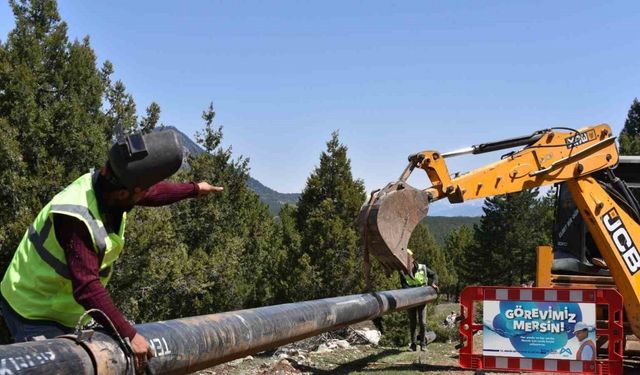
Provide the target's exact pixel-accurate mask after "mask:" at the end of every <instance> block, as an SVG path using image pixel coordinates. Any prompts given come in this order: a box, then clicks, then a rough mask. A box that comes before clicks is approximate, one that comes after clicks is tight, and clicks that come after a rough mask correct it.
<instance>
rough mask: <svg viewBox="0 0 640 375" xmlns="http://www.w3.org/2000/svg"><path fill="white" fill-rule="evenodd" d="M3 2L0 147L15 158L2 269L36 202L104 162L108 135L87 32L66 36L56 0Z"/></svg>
mask: <svg viewBox="0 0 640 375" xmlns="http://www.w3.org/2000/svg"><path fill="white" fill-rule="evenodd" d="M10 5H11V8H12V10H13V13H14V16H15V20H16V25H15V28H14V29H13V30H12V31H11V32H10V33H9V35H8V37H7V39H6V43H4V44H2V45H0V88H1V89H0V118H2V119H4V120H3V125H2V126H3V136H2V137H0V149H2V150H4V151H5V152H6V153H7V157H8V159H6V160H5V161H8V160H13V161H14V162H15V163H14V165H12V166H7V168H8V169H6V171H7V173H8V171H11V172H10V173H11V176H9V175H8V174H7V175H5V177H6V178H7V180H6V181H7V183H8V184H7V185H4V186H3V192H2V194H3V195H4V196H5V197H8V201H7V202H6V204H3V205H2V212H1V215H0V264H2V265H3V267H2V270H0V271H1V272H4V266H5V265H6V264H8V262H9V258H10V256H11V255H12V254H13V252H14V250H15V248H16V246H17V244H18V242H19V240H20V238H21V236H22V234H23V233H24V230H25V228H26V227H27V226H28V223H29V222H30V221H31V220H33V217H34V216H35V214H36V213H37V212H38V210H39V209H40V208H41V207H42V205H43V204H44V203H46V202H47V201H49V200H50V199H51V198H52V197H53V195H55V194H56V193H57V192H59V191H60V190H61V189H62V188H63V187H64V186H66V185H67V184H68V183H69V182H71V181H73V180H74V179H76V178H77V177H79V176H80V175H81V174H84V173H86V172H87V171H88V170H89V169H90V168H91V167H96V166H99V165H100V164H102V163H103V162H104V160H105V155H106V151H107V148H108V139H109V135H110V130H109V129H108V126H107V123H106V121H105V117H104V114H103V113H102V111H101V107H102V102H101V98H102V95H103V91H104V85H103V77H102V75H101V73H100V71H99V70H98V69H97V68H96V57H95V54H94V52H93V50H92V49H91V47H90V46H89V39H88V38H84V39H83V40H82V41H74V42H69V40H68V38H67V25H66V24H65V23H64V22H63V21H61V19H60V16H59V14H58V10H57V6H56V2H55V1H52V0H31V1H29V0H22V1H10Z"/></svg>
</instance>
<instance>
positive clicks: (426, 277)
mask: <svg viewBox="0 0 640 375" xmlns="http://www.w3.org/2000/svg"><path fill="white" fill-rule="evenodd" d="M407 253H409V255H410V256H411V262H412V263H413V269H412V271H413V276H411V275H408V274H406V273H404V272H400V284H401V285H402V288H403V289H406V288H418V287H424V286H427V285H430V286H431V287H433V288H434V289H435V290H436V292H437V291H438V274H437V273H436V272H435V271H433V270H432V269H430V268H429V267H427V266H426V265H424V264H420V263H418V262H417V261H416V260H415V259H413V251H411V250H409V249H407ZM426 311H427V309H426V305H422V306H417V307H413V308H410V309H408V310H407V313H408V314H409V333H410V335H411V344H410V345H409V350H411V351H415V350H416V348H417V344H416V342H417V341H419V343H418V344H419V345H420V347H421V348H422V349H424V348H425V347H426V345H427V342H426V338H425V333H426V332H427V313H426ZM417 323H419V324H420V334H419V335H417V332H416V328H417V327H416V325H417ZM418 339H419V340H418Z"/></svg>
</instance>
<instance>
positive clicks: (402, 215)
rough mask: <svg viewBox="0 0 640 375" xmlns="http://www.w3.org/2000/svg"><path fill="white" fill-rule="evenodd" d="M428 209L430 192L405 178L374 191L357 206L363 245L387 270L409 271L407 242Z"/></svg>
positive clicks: (408, 272) (409, 259) (409, 261)
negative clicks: (408, 182)
mask: <svg viewBox="0 0 640 375" xmlns="http://www.w3.org/2000/svg"><path fill="white" fill-rule="evenodd" d="M428 209H429V195H428V194H427V193H426V192H425V191H423V190H419V189H416V188H414V187H412V186H410V185H409V184H407V183H406V182H405V181H398V182H392V183H390V184H388V185H387V186H385V187H384V189H381V190H378V191H374V192H373V193H371V197H370V198H369V200H368V201H367V202H365V204H364V205H363V206H362V208H361V209H360V215H359V218H358V225H359V228H360V234H361V236H362V240H363V243H364V246H365V247H366V248H367V250H368V251H369V252H370V254H372V255H373V256H374V257H376V258H377V259H378V260H379V261H380V263H382V265H383V267H384V268H385V270H386V271H387V273H391V272H393V271H404V272H405V273H407V274H412V272H411V266H412V265H411V257H410V256H409V254H408V253H407V245H408V244H409V238H410V237H411V232H413V229H414V228H415V227H416V226H417V225H418V224H419V223H420V220H422V219H423V218H424V217H425V216H426V215H427V211H428Z"/></svg>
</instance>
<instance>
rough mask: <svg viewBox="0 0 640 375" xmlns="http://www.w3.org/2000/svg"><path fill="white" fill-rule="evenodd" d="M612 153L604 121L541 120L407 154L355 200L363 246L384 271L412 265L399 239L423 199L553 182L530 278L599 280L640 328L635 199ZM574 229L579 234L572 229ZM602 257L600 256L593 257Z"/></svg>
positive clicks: (639, 226)
mask: <svg viewBox="0 0 640 375" xmlns="http://www.w3.org/2000/svg"><path fill="white" fill-rule="evenodd" d="M516 147H520V149H519V150H516V151H512V152H509V153H507V154H505V155H503V156H502V157H501V158H500V160H499V161H496V162H494V163H492V164H489V165H487V166H484V167H481V168H478V169H475V170H473V171H470V172H468V173H465V174H456V175H454V176H451V175H450V173H449V170H448V169H447V164H446V159H448V158H451V157H454V156H458V155H464V154H480V153H486V152H492V151H498V150H505V149H512V148H516ZM626 161H637V160H635V159H629V160H626ZM619 162H620V157H619V154H618V149H617V147H616V142H615V137H614V136H613V134H612V132H611V128H610V127H609V126H608V125H606V124H600V125H596V126H589V127H585V128H582V129H579V130H574V129H569V128H550V129H544V130H540V131H537V132H535V133H533V134H531V135H529V136H524V137H518V138H513V139H507V140H503V141H498V142H491V143H483V144H479V145H475V146H471V147H469V148H465V149H461V150H456V151H452V152H445V153H440V152H438V151H422V152H419V153H416V154H413V155H411V156H409V165H408V166H407V168H406V169H405V170H404V172H403V173H402V175H401V176H400V179H399V180H398V181H396V182H393V183H390V184H388V185H387V186H386V187H384V188H383V189H381V190H378V191H374V192H373V193H372V194H371V197H370V198H369V199H368V201H367V202H365V204H364V205H363V207H362V209H361V212H360V217H359V224H360V231H361V234H362V237H363V241H364V245H365V249H366V250H367V252H369V253H371V254H372V255H373V256H375V257H376V258H377V259H378V260H379V261H380V262H381V263H382V265H383V267H384V268H385V269H386V270H387V272H391V271H403V272H405V273H411V258H410V256H409V254H408V253H407V251H406V250H407V244H408V242H409V237H410V236H411V232H412V231H413V229H414V228H415V227H416V226H417V225H418V223H419V222H420V221H421V220H422V219H423V218H424V216H425V215H426V214H427V211H428V207H429V204H430V203H433V202H435V201H437V200H440V199H443V198H446V199H448V200H449V202H450V203H461V202H464V201H467V200H471V199H478V198H485V197H488V196H493V195H499V194H506V193H512V192H517V191H521V190H525V189H531V188H536V187H540V186H544V185H551V184H559V186H560V188H559V199H558V208H557V209H556V230H555V234H554V242H555V243H554V245H555V249H554V253H553V255H552V253H551V248H550V247H546V248H540V249H539V250H538V251H539V252H540V254H539V263H538V284H540V283H544V284H546V285H538V286H553V285H560V284H562V285H564V286H566V285H571V284H572V283H573V284H575V283H576V280H578V281H577V282H578V283H579V284H581V285H580V286H581V287H583V286H585V285H587V286H591V287H599V286H601V285H600V284H602V283H604V284H606V282H607V280H608V282H609V283H610V284H615V287H616V288H617V289H618V291H619V292H620V293H621V294H622V296H623V298H624V304H625V312H626V314H625V315H626V318H627V319H628V322H629V323H628V324H629V326H628V327H629V329H630V330H631V332H632V333H633V334H634V335H635V336H637V337H640V273H639V272H638V271H639V270H640V253H639V251H638V248H637V246H636V244H640V206H639V205H638V202H637V200H636V198H635V197H634V195H633V193H632V191H631V190H630V189H629V187H628V186H627V185H626V184H625V183H624V182H623V181H622V180H621V179H620V178H618V177H616V174H615V173H614V172H615V171H616V167H617V166H618V165H619ZM623 164H626V165H625V166H624V167H623V168H620V169H621V170H623V171H624V173H625V174H626V175H628V176H629V177H633V175H634V174H635V173H629V170H631V169H630V168H629V166H630V165H631V164H633V165H635V164H634V163H622V164H621V165H623ZM638 165H639V166H640V164H638ZM416 168H419V169H423V170H424V171H425V172H426V173H427V177H428V178H429V180H430V181H431V186H430V187H429V188H427V189H424V190H420V189H416V188H414V187H412V186H410V185H409V184H407V178H408V177H409V175H410V174H411V172H412V171H413V170H415V169H416ZM580 218H581V219H582V220H580ZM582 223H583V224H582ZM585 224H586V228H587V229H588V233H587V231H585V230H584V225H585ZM580 225H582V227H581V226H580ZM569 228H574V229H573V230H571V231H569V230H568V229H569ZM581 228H582V229H581ZM563 229H564V230H563ZM578 230H582V233H579V234H577V235H576V234H575V233H576V231H578ZM569 233H572V235H569ZM560 234H561V235H560ZM545 250H546V251H545ZM601 258H602V259H604V261H598V259H601ZM540 259H541V260H540ZM594 263H595V264H594ZM560 273H564V274H586V275H589V276H577V277H578V279H575V278H574V279H572V278H571V277H572V276H561V277H558V276H557V275H558V274H560ZM554 275H555V276H554ZM554 277H555V278H554ZM562 277H564V279H563V278H562ZM593 280H596V281H595V282H594V281H593ZM563 281H564V284H563ZM610 287H613V285H610Z"/></svg>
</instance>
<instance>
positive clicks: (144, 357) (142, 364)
mask: <svg viewBox="0 0 640 375" xmlns="http://www.w3.org/2000/svg"><path fill="white" fill-rule="evenodd" d="M131 350H133V354H134V356H135V362H136V363H135V367H136V374H144V370H145V369H146V368H147V362H148V360H149V359H151V358H152V357H153V350H152V349H151V347H150V346H149V343H147V340H146V339H145V338H144V337H142V335H140V334H139V333H136V335H135V336H133V340H131Z"/></svg>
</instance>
